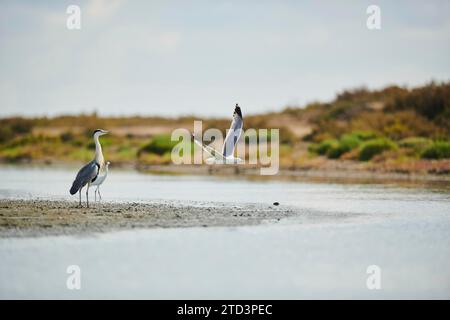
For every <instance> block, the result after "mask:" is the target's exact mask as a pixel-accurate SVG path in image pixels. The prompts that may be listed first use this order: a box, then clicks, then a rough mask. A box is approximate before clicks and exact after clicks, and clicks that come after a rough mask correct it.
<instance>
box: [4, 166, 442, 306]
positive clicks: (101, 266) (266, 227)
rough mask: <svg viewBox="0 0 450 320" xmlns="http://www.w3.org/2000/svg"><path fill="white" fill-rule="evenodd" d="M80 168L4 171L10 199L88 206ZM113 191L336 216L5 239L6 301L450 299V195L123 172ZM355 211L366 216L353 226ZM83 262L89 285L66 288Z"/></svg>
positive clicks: (120, 196) (111, 181)
mask: <svg viewBox="0 0 450 320" xmlns="http://www.w3.org/2000/svg"><path fill="white" fill-rule="evenodd" d="M75 172H76V170H73V171H71V170H67V169H48V168H47V169H41V168H34V169H33V168H20V169H18V168H14V167H3V168H0V176H1V181H0V197H2V198H25V199H34V198H38V197H39V198H45V199H72V200H73V201H76V197H75V196H74V197H71V196H70V195H68V189H69V187H70V184H71V182H72V180H73V178H74V173H75ZM102 191H103V196H104V199H105V200H108V201H144V202H158V201H175V202H178V203H180V204H182V203H185V202H200V203H212V202H215V201H219V202H224V203H230V205H231V204H236V203H240V204H243V203H261V204H265V203H267V204H271V203H272V202H274V201H278V202H280V203H281V205H282V206H283V205H290V206H296V207H299V208H302V209H304V210H308V209H314V210H317V211H318V212H319V211H326V212H328V213H332V214H335V216H336V219H335V221H330V220H327V221H322V220H320V219H319V218H318V220H317V223H312V224H298V223H296V221H295V219H287V220H285V221H281V222H280V223H277V224H273V223H267V224H263V225H260V226H254V227H248V226H242V227H234V228H226V227H221V228H184V229H150V230H139V231H121V232H114V233H107V234H99V235H91V236H84V237H79V236H58V237H41V238H25V239H19V238H9V239H1V240H0V298H244V299H245V298H247V299H249V298H268V299H270V298H287V299H297V298H443V299H449V298H450V250H449V245H450V195H449V193H448V190H445V189H429V188H422V187H416V188H412V187H408V188H404V187H400V186H396V185H358V184H346V185H342V184H326V183H307V182H284V181H283V182H279V181H278V182H277V181H248V180H233V179H225V178H219V177H195V176H158V175H146V174H139V173H136V172H126V171H122V172H120V171H117V170H114V169H112V172H111V176H110V177H108V180H107V182H106V183H105V185H104V186H103V188H102ZM348 213H350V214H355V215H360V217H361V218H359V219H353V220H345V222H342V220H341V219H340V216H342V215H343V214H348ZM328 216H329V215H328ZM73 264H76V265H79V266H80V268H81V270H82V277H81V279H82V281H81V283H82V288H81V290H68V289H67V287H66V279H67V277H68V274H66V268H67V266H69V265H73ZM369 265H377V266H379V267H380V269H381V289H380V290H369V289H368V288H367V285H366V281H367V278H368V276H369V275H368V274H367V273H366V270H367V267H368V266H369Z"/></svg>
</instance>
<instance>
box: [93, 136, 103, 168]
mask: <svg viewBox="0 0 450 320" xmlns="http://www.w3.org/2000/svg"><path fill="white" fill-rule="evenodd" d="M94 142H95V162H97V163H98V164H99V165H100V168H101V167H103V165H104V163H105V159H104V158H103V152H102V146H101V144H100V141H99V140H98V136H95V137H94Z"/></svg>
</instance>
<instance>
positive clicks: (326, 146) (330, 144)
mask: <svg viewBox="0 0 450 320" xmlns="http://www.w3.org/2000/svg"><path fill="white" fill-rule="evenodd" d="M338 144H339V143H338V141H337V140H334V139H330V140H324V141H322V142H321V143H319V144H318V145H317V146H316V147H315V148H314V149H315V152H316V153H317V154H320V155H325V154H327V153H328V150H330V149H331V148H335V147H337V146H338Z"/></svg>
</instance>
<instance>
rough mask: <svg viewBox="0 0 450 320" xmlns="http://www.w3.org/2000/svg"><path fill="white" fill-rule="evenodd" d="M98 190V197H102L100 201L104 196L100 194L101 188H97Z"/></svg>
mask: <svg viewBox="0 0 450 320" xmlns="http://www.w3.org/2000/svg"><path fill="white" fill-rule="evenodd" d="M97 190H98V196H99V197H100V200H102V195H101V194H100V186H98V187H97ZM100 200H99V201H100Z"/></svg>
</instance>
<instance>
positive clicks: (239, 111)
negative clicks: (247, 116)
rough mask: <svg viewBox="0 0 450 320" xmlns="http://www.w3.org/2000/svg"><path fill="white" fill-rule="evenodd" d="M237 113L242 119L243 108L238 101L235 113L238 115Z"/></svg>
mask: <svg viewBox="0 0 450 320" xmlns="http://www.w3.org/2000/svg"><path fill="white" fill-rule="evenodd" d="M236 114H237V115H238V116H239V117H240V118H241V119H242V112H241V108H240V107H239V105H238V104H237V103H236V106H235V107H234V113H233V115H236Z"/></svg>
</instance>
